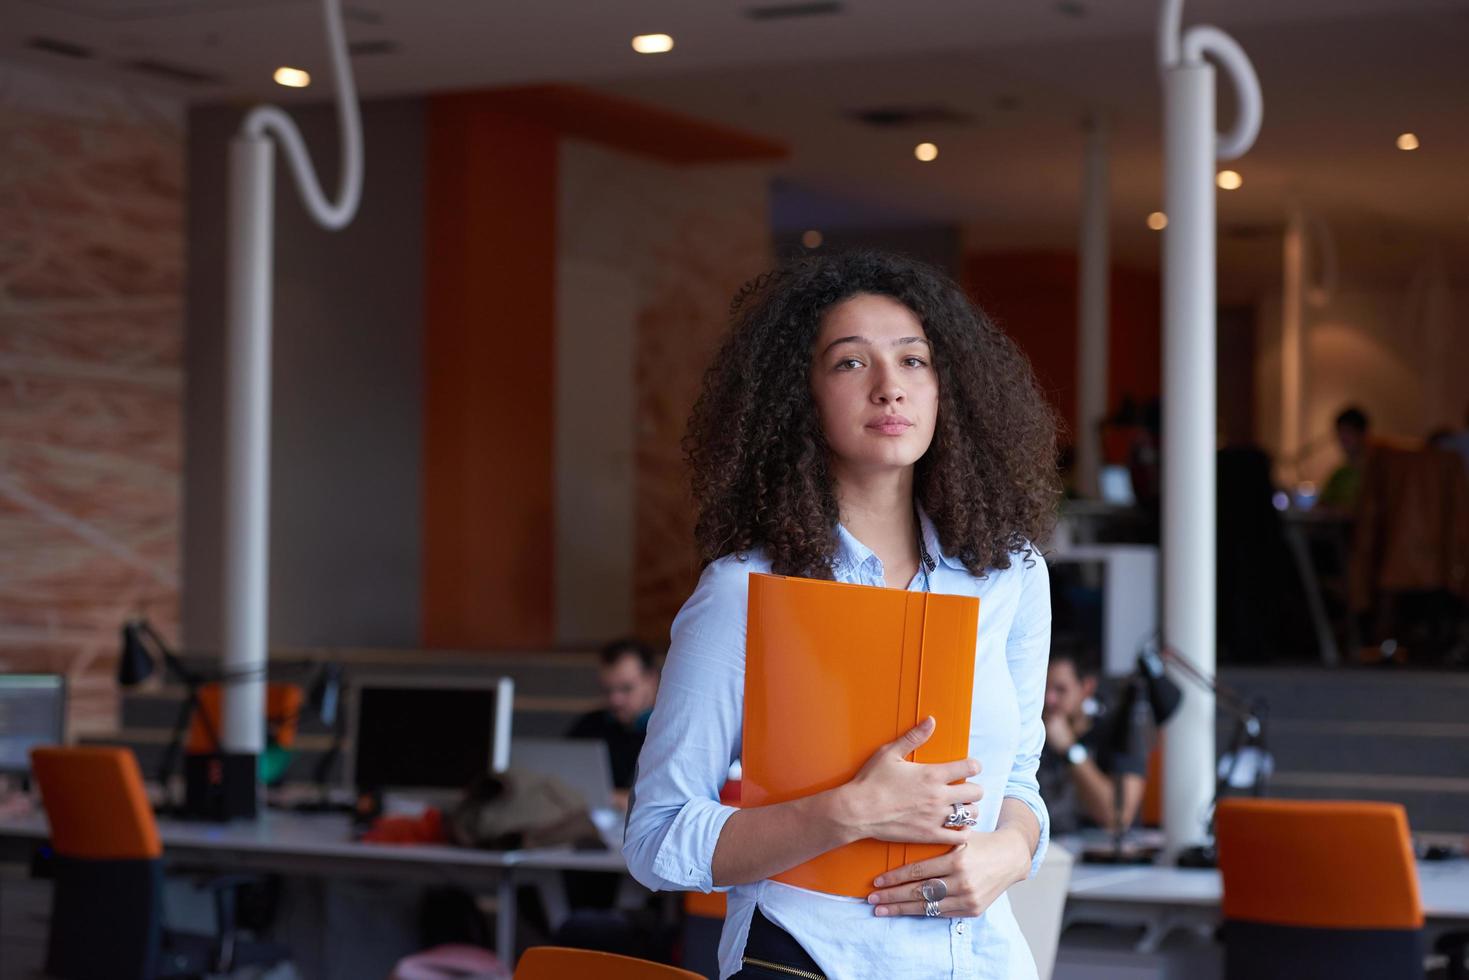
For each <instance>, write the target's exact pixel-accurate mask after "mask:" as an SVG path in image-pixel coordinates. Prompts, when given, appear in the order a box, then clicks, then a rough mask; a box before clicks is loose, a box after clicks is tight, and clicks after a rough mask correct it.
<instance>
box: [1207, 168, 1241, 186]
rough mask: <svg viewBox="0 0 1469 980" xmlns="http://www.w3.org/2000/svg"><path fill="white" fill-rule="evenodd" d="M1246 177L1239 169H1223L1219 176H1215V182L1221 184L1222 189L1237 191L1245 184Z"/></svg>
mask: <svg viewBox="0 0 1469 980" xmlns="http://www.w3.org/2000/svg"><path fill="white" fill-rule="evenodd" d="M1244 182H1245V179H1244V178H1243V177H1241V176H1240V175H1239V171H1238V170H1221V171H1219V176H1217V177H1215V178H1214V183H1216V184H1218V185H1219V189H1220V190H1225V191H1237V190H1239V189H1240V187H1241V186H1243V185H1244Z"/></svg>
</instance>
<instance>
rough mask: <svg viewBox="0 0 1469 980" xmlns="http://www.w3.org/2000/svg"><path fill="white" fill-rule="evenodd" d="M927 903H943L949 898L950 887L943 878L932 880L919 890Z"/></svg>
mask: <svg viewBox="0 0 1469 980" xmlns="http://www.w3.org/2000/svg"><path fill="white" fill-rule="evenodd" d="M918 894H920V895H922V896H923V899H924V901H926V902H942V901H943V900H944V899H946V898H948V897H949V886H948V884H947V883H946V882H945V881H944V879H942V878H930V879H928V880H927V881H925V882H924V883H923V884H922V885H920V886H919V888H918Z"/></svg>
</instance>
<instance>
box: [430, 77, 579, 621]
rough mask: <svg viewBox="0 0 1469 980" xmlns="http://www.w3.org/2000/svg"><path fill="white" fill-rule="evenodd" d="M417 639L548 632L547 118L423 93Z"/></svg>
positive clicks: (551, 300)
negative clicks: (419, 602) (421, 415)
mask: <svg viewBox="0 0 1469 980" xmlns="http://www.w3.org/2000/svg"><path fill="white" fill-rule="evenodd" d="M425 152H426V157H427V159H426V165H425V178H424V179H425V187H424V225H425V234H424V237H425V251H426V254H425V257H424V267H425V272H424V352H423V354H424V372H425V378H424V381H425V385H424V460H423V481H424V482H423V506H424V513H423V643H424V645H425V646H427V647H441V648H442V647H458V648H479V649H494V648H505V647H522V648H526V647H528V648H544V647H547V646H550V645H551V642H552V635H553V622H554V618H553V612H554V610H553V596H554V584H553V583H554V573H555V569H554V568H553V566H552V557H553V555H554V550H555V548H554V542H555V537H554V527H553V525H552V520H553V499H554V486H553V481H554V473H553V440H554V428H553V422H554V417H553V407H554V380H555V334H556V330H555V327H556V322H555V312H556V311H555V287H556V196H557V192H556V188H557V180H556V169H557V166H556V165H557V134H556V132H555V130H554V129H552V128H550V127H548V126H545V125H542V124H539V123H537V122H535V121H531V120H527V119H525V118H523V117H520V116H518V115H515V114H511V113H505V112H502V111H499V109H498V108H497V107H496V106H495V104H494V97H493V95H492V94H488V93H487V94H484V95H478V94H468V95H449V96H435V97H431V98H430V99H428V114H427V138H426V151H425Z"/></svg>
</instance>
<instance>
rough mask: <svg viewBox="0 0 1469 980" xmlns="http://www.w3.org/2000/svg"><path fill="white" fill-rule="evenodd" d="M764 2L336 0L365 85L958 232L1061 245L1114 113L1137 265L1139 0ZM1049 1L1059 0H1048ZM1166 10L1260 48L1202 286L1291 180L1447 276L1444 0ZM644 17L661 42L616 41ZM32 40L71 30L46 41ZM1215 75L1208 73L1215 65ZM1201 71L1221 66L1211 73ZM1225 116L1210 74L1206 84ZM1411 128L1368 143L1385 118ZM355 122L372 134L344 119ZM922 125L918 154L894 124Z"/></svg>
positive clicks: (1455, 251) (239, 29)
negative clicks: (720, 133)
mask: <svg viewBox="0 0 1469 980" xmlns="http://www.w3.org/2000/svg"><path fill="white" fill-rule="evenodd" d="M777 2H780V0H748V2H731V0H700V2H696V3H691V2H689V0H617V2H607V0H580V2H573V0H536V2H522V3H511V2H506V0H501V2H493V0H347V8H346V9H347V12H348V36H349V39H350V40H352V41H353V42H373V41H391V42H393V43H394V44H396V45H397V50H396V51H395V52H393V53H389V54H380V55H374V56H367V57H360V58H357V59H355V69H356V72H357V75H358V78H359V82H360V87H361V89H362V91H363V93H364V94H365V95H369V96H372V95H388V94H407V93H418V92H425V91H432V90H438V89H452V88H466V87H476V86H493V85H507V84H518V83H529V82H544V81H568V82H576V83H580V84H586V85H591V86H593V87H597V88H602V89H605V90H608V91H613V92H617V93H621V94H625V95H628V96H631V97H634V98H637V99H640V100H644V101H647V102H651V103H656V104H659V105H663V106H667V107H671V108H675V109H679V110H682V111H685V112H688V113H691V114H695V115H698V116H702V117H704V118H709V119H714V120H719V121H723V122H727V123H730V124H733V125H736V126H740V127H742V128H745V129H748V130H751V131H754V132H758V133H760V134H763V135H768V136H773V137H776V138H779V139H781V140H784V141H785V142H787V143H788V144H789V145H790V146H791V148H792V156H791V159H790V160H789V161H788V162H787V163H786V164H784V165H782V166H781V167H780V174H781V176H782V177H785V178H787V179H789V180H791V181H793V182H796V183H798V184H804V185H809V186H811V187H813V188H820V189H822V190H824V191H827V192H836V193H842V194H846V195H849V196H851V197H853V198H856V199H859V200H862V201H866V202H871V203H874V204H878V205H881V206H884V207H886V208H887V209H888V210H890V211H896V212H899V213H902V214H907V215H911V216H912V217H913V219H914V220H928V221H940V222H946V223H958V224H962V225H964V227H965V229H966V236H967V238H968V239H969V240H970V241H971V243H973V244H974V245H976V246H978V247H995V248H1017V247H1044V248H1056V247H1060V248H1065V247H1069V246H1070V245H1071V243H1072V242H1073V241H1074V239H1075V222H1076V214H1077V207H1078V200H1079V198H1078V191H1077V186H1078V182H1079V171H1080V153H1081V145H1082V135H1081V131H1080V125H1079V123H1080V119H1081V118H1082V116H1083V115H1084V114H1086V113H1087V112H1089V111H1102V112H1104V113H1105V114H1106V115H1107V116H1108V117H1109V118H1110V120H1111V125H1112V127H1113V157H1112V168H1113V173H1112V185H1113V207H1114V220H1115V232H1114V236H1113V238H1114V248H1115V250H1116V253H1117V255H1118V256H1119V258H1120V259H1122V260H1123V261H1128V262H1131V263H1133V264H1138V265H1153V264H1155V263H1156V251H1157V243H1158V236H1156V235H1154V234H1152V233H1150V232H1148V231H1147V230H1146V229H1145V228H1144V227H1143V224H1142V220H1143V217H1144V216H1145V215H1146V214H1147V212H1149V211H1151V210H1154V209H1155V208H1157V207H1159V206H1160V199H1159V198H1160V192H1159V187H1160V182H1161V161H1160V154H1159V124H1158V116H1159V105H1160V99H1159V92H1158V82H1157V77H1156V73H1155V70H1154V68H1153V61H1152V58H1153V31H1154V20H1155V17H1156V11H1157V3H1156V0H1080V2H1081V3H1082V4H1084V6H1085V14H1084V15H1083V16H1080V17H1077V16H1071V15H1068V14H1066V13H1063V12H1062V11H1061V10H1060V9H1059V8H1060V7H1062V6H1065V4H1062V3H1058V2H1055V0H968V2H965V0H846V3H845V5H844V9H843V10H842V12H840V13H839V14H837V15H834V16H826V17H813V18H807V19H777V20H764V21H759V20H753V19H751V18H749V17H748V16H747V15H746V13H747V11H748V10H749V8H751V7H756V6H762V5H773V4H775V3H777ZM1073 2H1074V0H1073ZM0 14H3V16H0V57H4V58H8V59H12V60H18V61H23V62H26V63H29V64H34V65H39V66H45V67H48V68H51V69H52V70H57V69H60V70H65V71H69V72H74V73H78V74H83V75H90V76H93V77H98V78H104V79H107V80H109V81H110V82H112V83H123V84H129V85H137V86H140V87H151V88H152V89H154V90H162V91H166V92H171V93H174V94H175V95H177V96H178V97H180V98H184V99H189V100H192V101H220V100H228V99H242V98H260V97H267V98H272V99H276V100H280V101H290V100H291V99H293V98H307V99H320V98H322V97H324V95H325V93H324V91H323V90H322V89H321V88H318V87H313V88H312V89H310V90H308V91H307V92H306V93H292V92H287V91H286V90H283V89H280V88H278V87H276V86H273V85H271V84H270V83H269V81H268V78H269V74H270V71H271V70H272V69H273V68H274V67H276V66H277V65H280V64H293V65H298V66H303V67H307V68H309V69H312V70H313V71H315V72H317V73H318V77H320V78H325V75H326V73H325V71H324V70H323V69H324V68H325V64H324V55H323V50H324V49H323V40H322V30H321V23H320V13H319V8H318V6H317V4H316V2H315V0H0ZM1185 19H1186V22H1188V23H1197V22H1212V23H1215V24H1217V25H1218V26H1221V27H1224V28H1225V29H1226V30H1229V31H1230V32H1231V33H1233V34H1234V35H1235V37H1236V38H1237V39H1238V40H1239V41H1240V42H1241V43H1242V44H1243V45H1244V47H1245V49H1246V50H1247V51H1248V52H1249V54H1250V56H1251V58H1252V59H1253V61H1254V63H1255V65H1256V67H1257V68H1258V70H1259V74H1260V77H1261V81H1262V84H1263V87H1264V91H1265V124H1264V128H1263V130H1262V133H1261V136H1260V140H1259V143H1258V145H1257V146H1256V148H1255V149H1254V150H1253V151H1251V153H1250V154H1249V155H1247V156H1246V157H1245V158H1244V159H1243V160H1241V161H1239V162H1238V163H1237V164H1234V166H1235V167H1236V169H1238V170H1240V171H1241V173H1243V174H1244V177H1245V185H1244V188H1243V189H1241V190H1239V191H1235V192H1232V193H1221V194H1220V201H1219V213H1220V221H1221V226H1222V227H1223V228H1225V229H1226V232H1228V231H1229V230H1230V229H1237V230H1240V231H1241V232H1242V233H1241V234H1238V235H1231V234H1228V233H1227V234H1226V235H1225V237H1224V238H1223V246H1222V247H1223V256H1224V258H1225V260H1226V263H1227V264H1230V267H1231V268H1232V269H1234V270H1235V271H1234V275H1233V276H1221V290H1222V291H1224V292H1225V293H1226V294H1228V293H1230V292H1231V290H1233V291H1234V292H1236V293H1253V292H1257V291H1258V290H1259V289H1261V288H1266V287H1268V284H1269V283H1271V282H1273V281H1274V280H1275V278H1276V276H1277V272H1276V270H1277V268H1278V254H1279V253H1278V245H1277V244H1276V242H1277V241H1278V239H1277V238H1276V237H1275V234H1274V231H1275V229H1277V228H1278V226H1279V224H1280V223H1281V220H1282V219H1281V216H1282V214H1283V213H1284V209H1285V207H1286V204H1287V201H1288V200H1289V198H1290V197H1291V196H1292V195H1297V196H1299V197H1300V198H1302V199H1303V200H1304V201H1306V203H1307V204H1308V205H1309V206H1311V207H1312V208H1314V209H1316V210H1318V211H1321V212H1323V213H1325V214H1327V215H1328V217H1329V218H1330V219H1331V222H1332V224H1333V227H1334V228H1336V229H1337V232H1338V235H1339V237H1341V239H1342V241H1343V249H1342V251H1343V264H1344V266H1345V267H1346V268H1345V270H1344V271H1345V272H1346V273H1347V277H1348V279H1349V280H1352V281H1359V280H1362V279H1370V278H1377V279H1381V280H1383V281H1386V282H1392V281H1397V280H1400V279H1402V278H1403V277H1404V276H1405V275H1406V271H1407V269H1408V268H1410V267H1411V266H1412V265H1413V264H1414V263H1415V262H1417V261H1419V260H1420V258H1421V256H1422V255H1423V254H1424V253H1425V252H1426V251H1427V250H1429V249H1432V248H1440V249H1443V250H1445V252H1446V254H1447V256H1448V258H1449V260H1450V267H1451V269H1453V270H1454V271H1455V272H1456V273H1458V274H1460V275H1464V276H1469V180H1466V176H1465V175H1469V57H1466V55H1465V52H1466V51H1469V0H1193V2H1189V3H1187V4H1186V8H1185ZM653 31H661V32H667V33H670V34H672V35H674V37H675V38H676V40H677V45H676V47H675V49H674V51H673V52H672V53H670V54H667V55H660V56H654V57H645V56H639V55H637V54H635V53H633V52H632V51H631V49H630V48H629V46H628V39H629V38H630V37H631V35H633V34H636V33H645V32H653ZM37 36H40V37H48V38H53V39H56V40H62V41H66V42H69V43H73V44H78V45H81V46H84V47H87V48H90V49H91V50H92V51H93V52H94V57H92V58H90V59H86V60H79V59H72V58H64V57H61V56H58V55H56V54H51V53H43V52H38V51H35V50H33V49H31V48H28V47H27V46H26V45H27V43H28V41H29V39H30V38H33V37H37ZM149 59H151V60H155V61H162V62H167V63H169V64H174V65H178V66H180V67H185V68H191V69H196V70H199V71H202V72H205V73H208V74H211V75H215V76H218V79H219V80H218V82H216V83H209V84H202V85H197V86H187V85H181V84H175V83H171V82H165V81H158V80H155V79H152V78H149V77H146V76H144V75H140V74H138V73H136V72H135V71H131V70H129V69H127V68H126V67H124V66H125V64H126V63H128V62H134V61H138V60H149ZM1221 77H1222V76H1221ZM1222 87H1225V88H1227V84H1226V85H1223V86H1222ZM1222 103H1223V104H1224V105H1225V107H1226V108H1225V112H1226V114H1227V111H1228V110H1227V105H1228V94H1227V93H1226V94H1225V95H1224V96H1223V97H1222ZM905 105H913V106H928V105H937V106H944V107H947V108H951V109H953V110H956V111H957V112H959V113H961V114H962V115H964V116H966V117H968V118H967V119H965V120H963V121H960V122H958V123H950V124H944V125H938V126H933V127H930V128H923V129H916V130H912V131H908V130H901V129H900V130H892V131H885V130H878V129H874V128H872V127H870V126H866V125H863V124H859V123H857V122H855V121H853V120H852V119H851V117H850V113H851V111H852V110H854V109H859V108H871V107H884V106H905ZM1409 129H1411V130H1413V131H1415V132H1417V133H1418V134H1419V136H1420V138H1421V139H1422V141H1423V148H1422V149H1421V150H1419V151H1417V152H1414V153H1403V152H1400V151H1398V150H1396V149H1395V148H1394V147H1393V139H1394V137H1395V136H1396V135H1397V134H1398V133H1399V132H1401V131H1403V130H1409ZM368 138H369V139H370V138H371V134H370V133H369V134H368ZM923 139H927V140H932V141H934V142H936V143H938V144H939V146H940V155H939V159H938V160H937V161H936V162H934V163H932V164H926V165H925V164H920V163H918V162H917V161H916V160H914V159H913V156H912V152H911V150H912V146H913V144H914V143H916V142H918V141H919V140H923Z"/></svg>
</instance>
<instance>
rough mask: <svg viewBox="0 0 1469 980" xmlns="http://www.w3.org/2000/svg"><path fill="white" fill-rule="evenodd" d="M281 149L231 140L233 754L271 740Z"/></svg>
mask: <svg viewBox="0 0 1469 980" xmlns="http://www.w3.org/2000/svg"><path fill="white" fill-rule="evenodd" d="M274 157H275V154H274V152H273V151H272V144H271V141H270V140H269V139H267V138H264V137H253V138H252V137H237V138H236V139H234V140H233V141H232V142H231V143H230V163H229V178H230V182H229V188H230V198H229V222H230V225H229V226H230V230H231V235H230V239H229V294H228V302H229V321H228V325H227V330H228V336H227V343H226V348H225V356H226V363H225V371H226V380H225V460H224V494H225V508H224V549H225V552H224V554H225V561H224V576H223V583H222V584H223V587H224V595H225V597H226V601H225V602H224V606H223V638H222V639H223V645H222V647H221V659H220V667H221V670H222V671H223V673H224V675H225V683H224V685H223V687H224V698H223V705H222V707H223V710H222V711H221V715H222V729H221V732H220V738H221V741H222V742H223V746H222V747H223V749H224V750H225V751H226V752H250V753H256V754H258V753H260V752H261V750H262V749H263V748H264V728H263V724H262V721H261V719H262V718H263V717H264V714H265V676H264V674H265V663H266V639H267V638H266V622H267V602H268V599H269V595H268V593H267V588H268V579H269V575H268V573H269V568H270V313H271V309H270V304H271V266H272V262H271V258H272V254H271V253H272V245H273V243H274V230H273V218H274V214H273V210H274V206H275V165H274V164H275V160H274Z"/></svg>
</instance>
